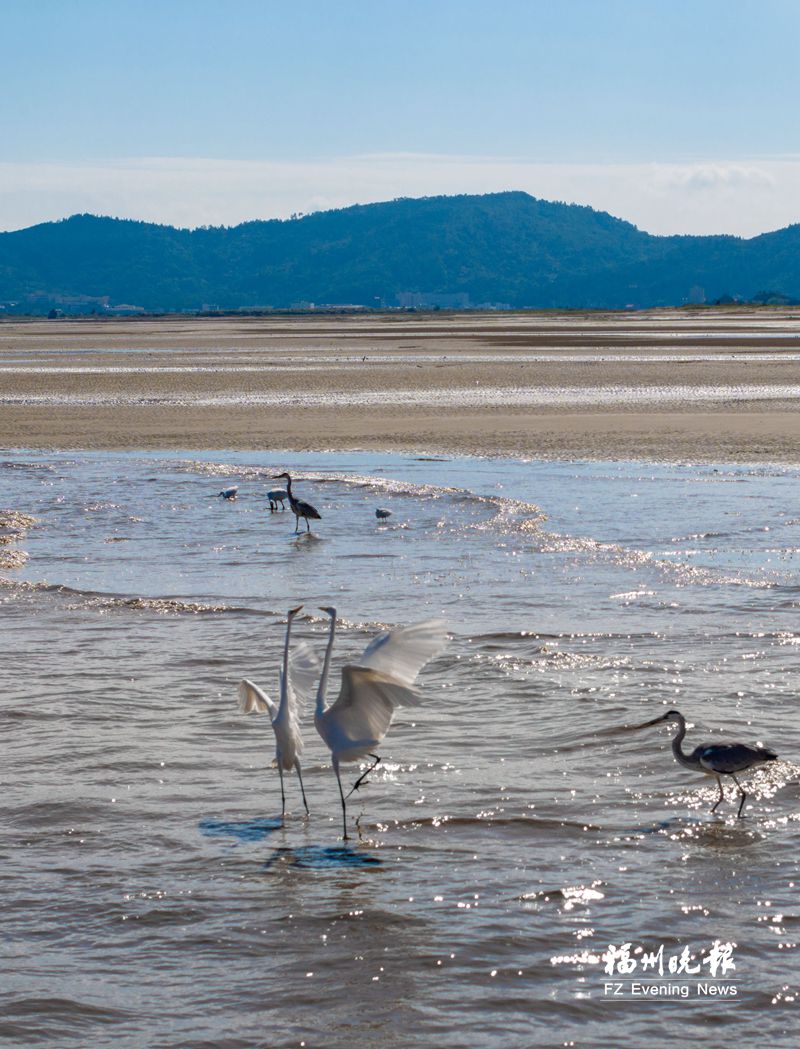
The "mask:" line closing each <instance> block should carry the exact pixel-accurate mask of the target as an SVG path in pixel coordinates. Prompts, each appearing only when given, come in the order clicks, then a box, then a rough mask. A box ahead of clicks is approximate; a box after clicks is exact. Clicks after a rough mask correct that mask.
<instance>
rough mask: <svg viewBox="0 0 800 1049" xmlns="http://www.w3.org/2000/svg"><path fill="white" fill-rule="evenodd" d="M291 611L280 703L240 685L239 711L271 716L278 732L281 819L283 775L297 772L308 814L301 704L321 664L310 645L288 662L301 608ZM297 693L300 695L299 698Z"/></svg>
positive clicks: (255, 687) (250, 686) (243, 683)
mask: <svg viewBox="0 0 800 1049" xmlns="http://www.w3.org/2000/svg"><path fill="white" fill-rule="evenodd" d="M302 607H303V606H302V605H299V606H298V607H297V608H292V609H290V611H289V615H288V617H287V619H286V641H285V643H284V647H283V668H282V670H281V672H280V676H279V682H280V703H279V704H278V705H277V706H276V705H275V704H274V703H273V702H272V700H271V699H270V698H269V696H267V695H266V694H265V693H264V692H262V691H261V689H260V688H259V687H258V685H254V684H253V682H252V681H248V680H247V679H246V678H245V680H243V681H240V682H239V690H238V692H239V711H240V713H242V714H269V716H270V720H271V722H272V728H273V730H274V732H275V758H276V761H277V764H278V772H279V773H280V777H281V816H284V815H285V814H286V794H285V792H284V789H283V771H284V769H285V770H286V771H287V772H290V771H291V770H292V768H294V769H296V770H297V778H298V779H299V781H300V792H301V793H302V795H303V804H304V805H305V808H306V813H307V812H308V802H307V801H306V792H305V789H304V788H303V773H302V771H301V770H300V754H302V752H303V739H302V736H301V735H300V720H299V719H300V708H301V701H302V700H303V699H304V698H305V693H307V692H308V691H309V690H310V688H311V686H312V683H313V681H314V679H315V678H316V675H317V672H318V670H319V660H318V659H317V657H316V656H315V655H314V653H313V652H312V651H311V649H310V648H309V646H308V645H306V644H302V645H298V647H297V649H296V651H295V652H294V654H293V656H292V658H291V660H290V659H289V637H290V635H291V632H292V620H293V619H294V617H295V616H296V615H297V613H298V612H299V611H300V609H301V608H302ZM295 689H297V690H299V691H300V694H301V697H300V698H298V695H297V692H296V691H295Z"/></svg>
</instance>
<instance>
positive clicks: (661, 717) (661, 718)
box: [630, 714, 667, 732]
mask: <svg viewBox="0 0 800 1049" xmlns="http://www.w3.org/2000/svg"><path fill="white" fill-rule="evenodd" d="M666 720H667V715H666V714H659V716H658V717H657V718H653V720H652V721H645V722H643V724H641V725H631V726H630V730H631V732H633V731H635V730H636V729H639V728H650V726H651V725H658V724H660V723H661V722H662V721H666Z"/></svg>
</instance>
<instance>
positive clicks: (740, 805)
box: [731, 773, 747, 816]
mask: <svg viewBox="0 0 800 1049" xmlns="http://www.w3.org/2000/svg"><path fill="white" fill-rule="evenodd" d="M731 776H732V777H733V782H734V783H735V784H736V786H737V787H738V788H739V793H740V794H741V795H742V800H741V801H740V802H739V811H738V812H737V813H736V815H737V816H741V815H742V809H743V808H744V799H745V798H746V797H747V794H745V790H744V787H743V786H742V785H741V783H740V782H739V780H738V779H737V778H736V777H735V776H734V775H733V773H731Z"/></svg>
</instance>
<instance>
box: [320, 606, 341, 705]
mask: <svg viewBox="0 0 800 1049" xmlns="http://www.w3.org/2000/svg"><path fill="white" fill-rule="evenodd" d="M335 634H336V616H331V632H330V635H329V636H328V647H327V648H326V649H325V662H324V663H323V664H322V677H321V678H320V679H319V688H318V689H317V710H316V717H322V715H323V714H324V713H325V691H326V689H327V687H328V673H329V671H330V669H331V654H332V652H333V639H334V636H335Z"/></svg>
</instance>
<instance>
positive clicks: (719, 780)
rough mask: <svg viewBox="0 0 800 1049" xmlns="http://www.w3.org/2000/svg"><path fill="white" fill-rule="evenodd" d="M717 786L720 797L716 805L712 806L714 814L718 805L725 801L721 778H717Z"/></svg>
mask: <svg viewBox="0 0 800 1049" xmlns="http://www.w3.org/2000/svg"><path fill="white" fill-rule="evenodd" d="M717 786H718V787H719V797H718V798H717V800H716V801H715V802H714V804H713V805H712V806H711V811H712V812H713V811H714V809H715V808H716V807H717V805H719V803H720V802H721V801H724V800H725V791H724V790H723V789H722V780H721V779H720V778H719V776H717Z"/></svg>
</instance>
